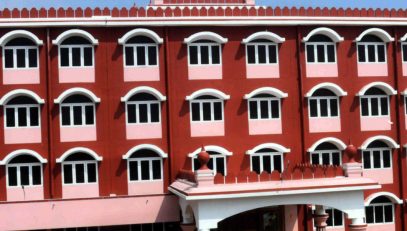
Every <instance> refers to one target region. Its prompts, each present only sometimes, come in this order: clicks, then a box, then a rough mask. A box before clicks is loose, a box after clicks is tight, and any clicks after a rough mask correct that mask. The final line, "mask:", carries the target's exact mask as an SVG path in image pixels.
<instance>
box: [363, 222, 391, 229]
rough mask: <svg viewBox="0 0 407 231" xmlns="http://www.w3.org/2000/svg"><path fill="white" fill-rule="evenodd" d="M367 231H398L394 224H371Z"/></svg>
mask: <svg viewBox="0 0 407 231" xmlns="http://www.w3.org/2000/svg"><path fill="white" fill-rule="evenodd" d="M366 230H367V231H396V225H395V224H394V223H393V224H369V225H368V226H367V229H366Z"/></svg>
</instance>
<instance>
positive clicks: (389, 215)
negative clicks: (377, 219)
mask: <svg viewBox="0 0 407 231" xmlns="http://www.w3.org/2000/svg"><path fill="white" fill-rule="evenodd" d="M384 221H385V222H393V206H392V205H385V206H384Z"/></svg>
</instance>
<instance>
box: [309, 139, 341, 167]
mask: <svg viewBox="0 0 407 231" xmlns="http://www.w3.org/2000/svg"><path fill="white" fill-rule="evenodd" d="M341 153H342V151H341V150H339V149H338V147H337V146H336V145H334V144H332V143H330V142H323V143H321V144H319V145H318V146H317V147H316V148H315V149H314V150H313V151H312V152H310V155H311V164H316V165H336V166H340V165H342V154H341Z"/></svg>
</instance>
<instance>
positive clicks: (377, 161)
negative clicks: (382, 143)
mask: <svg viewBox="0 0 407 231" xmlns="http://www.w3.org/2000/svg"><path fill="white" fill-rule="evenodd" d="M373 167H374V168H381V164H380V151H373Z"/></svg>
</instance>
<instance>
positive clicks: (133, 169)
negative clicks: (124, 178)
mask: <svg viewBox="0 0 407 231" xmlns="http://www.w3.org/2000/svg"><path fill="white" fill-rule="evenodd" d="M129 173H130V180H138V166H137V161H130V162H129Z"/></svg>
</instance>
